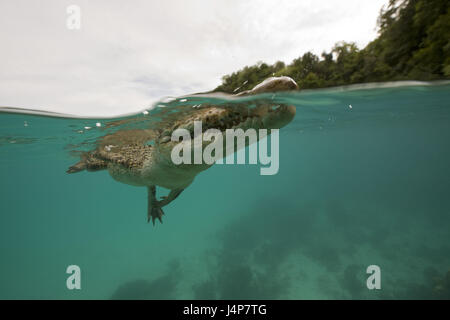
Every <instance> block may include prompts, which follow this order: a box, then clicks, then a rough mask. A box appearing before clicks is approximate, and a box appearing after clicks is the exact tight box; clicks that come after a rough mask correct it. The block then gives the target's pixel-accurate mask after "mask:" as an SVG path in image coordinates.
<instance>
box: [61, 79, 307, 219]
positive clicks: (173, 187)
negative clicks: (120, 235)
mask: <svg viewBox="0 0 450 320" xmlns="http://www.w3.org/2000/svg"><path fill="white" fill-rule="evenodd" d="M296 89H298V86H297V84H296V83H295V81H294V80H292V79H291V78H289V77H272V78H268V79H266V80H265V81H263V82H262V83H260V84H258V85H257V86H255V87H254V88H253V89H252V90H248V91H245V92H241V93H239V94H237V95H235V96H239V97H241V96H246V95H253V94H260V93H267V92H271V93H274V92H278V91H287V90H296ZM294 116H295V107H293V106H286V105H279V104H278V105H274V104H270V102H268V101H266V100H264V102H263V103H260V104H257V105H256V106H254V107H253V108H246V107H242V106H239V105H230V106H214V105H207V106H203V107H201V108H189V110H188V112H185V113H183V114H181V116H180V115H177V116H176V117H175V118H174V119H169V120H168V121H165V122H164V123H163V127H162V129H160V130H158V131H157V132H155V130H153V129H133V130H118V131H116V132H115V133H112V134H109V135H106V136H104V137H102V138H101V139H100V140H99V141H98V143H97V148H96V149H95V150H92V151H89V152H83V153H82V154H81V161H80V162H78V163H76V164H75V165H73V166H71V167H70V168H69V169H68V170H67V172H68V173H75V172H79V171H82V170H87V171H97V170H103V169H107V170H108V171H109V173H110V175H111V176H112V177H113V178H114V179H115V180H117V181H119V182H122V183H126V184H129V185H134V186H146V187H147V188H148V212H147V214H148V221H150V219H151V220H152V222H153V224H154V223H155V219H158V220H159V221H160V222H162V219H161V218H162V215H163V214H164V213H163V211H162V209H161V208H162V207H163V206H165V205H167V204H169V203H170V202H171V201H173V200H174V199H175V198H177V197H178V196H179V195H180V193H181V192H182V191H183V190H184V189H185V188H186V187H188V186H189V185H190V184H191V183H192V181H193V180H194V178H195V176H196V175H197V174H198V173H200V172H202V171H204V170H206V169H208V168H209V167H210V166H211V165H210V164H185V163H184V164H179V165H176V164H174V163H173V162H172V159H171V153H172V149H173V148H174V147H175V146H176V145H177V144H178V143H179V142H178V141H172V140H171V137H170V136H171V134H172V132H173V131H175V130H176V129H181V128H183V129H187V130H189V131H190V132H191V133H192V132H193V130H194V121H201V123H202V132H204V131H206V130H208V129H218V130H220V131H221V132H225V130H227V129H242V130H247V129H255V130H256V132H258V130H259V129H280V128H282V127H284V126H285V125H287V124H288V123H289V122H291V120H292V119H293V118H294ZM268 131H269V132H268V133H267V134H270V130H268ZM260 138H261V137H260V136H259V134H258V137H257V139H258V140H259V139H260ZM149 141H154V144H152V145H150V144H148V142H149ZM211 142H212V141H202V145H201V148H202V149H204V148H205V147H206V146H207V145H208V144H210V143H211ZM245 144H246V145H248V139H246V142H245ZM235 151H237V149H236V148H235V149H234V150H231V151H230V150H226V148H225V149H224V152H223V156H224V157H226V156H227V155H229V154H230V153H232V152H235ZM156 186H160V187H163V188H167V189H170V193H169V195H168V196H167V197H163V198H162V200H157V198H156Z"/></svg>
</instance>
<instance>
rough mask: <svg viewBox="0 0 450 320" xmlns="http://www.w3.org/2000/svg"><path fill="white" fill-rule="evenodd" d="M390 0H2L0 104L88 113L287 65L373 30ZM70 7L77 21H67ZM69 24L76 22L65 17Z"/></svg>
mask: <svg viewBox="0 0 450 320" xmlns="http://www.w3.org/2000/svg"><path fill="white" fill-rule="evenodd" d="M387 2H388V0H340V1H337V0H277V1H273V0H271V1H268V0H245V1H243V0H221V1H216V0H189V1H187V0H164V1H150V0H132V1H123V0H95V1H92V0H91V1H88V0H87V1H86V0H85V1H81V0H71V1H66V0H42V1H29V0H2V1H1V2H0V14H1V19H0V39H1V44H2V45H1V50H0V106H9V107H22V108H31V109H40V110H47V111H56V112H61V113H69V114H76V115H85V116H93V117H94V116H100V115H101V116H114V115H119V114H124V113H130V112H137V111H140V110H143V109H145V108H148V107H150V106H151V105H152V104H154V103H155V102H156V101H158V100H160V99H162V98H165V97H174V96H180V95H186V94H189V93H195V92H204V91H209V90H212V89H214V88H215V87H217V86H218V85H219V84H220V83H221V78H222V76H223V75H225V74H229V73H232V72H234V71H237V70H239V69H241V68H243V67H244V66H246V65H253V64H255V63H257V62H258V61H264V62H266V63H274V62H276V61H278V60H281V61H284V62H286V63H289V62H291V61H292V60H293V59H295V58H297V57H299V56H301V55H303V54H304V53H305V52H307V51H312V52H313V53H315V54H318V55H320V53H321V52H322V51H324V50H326V51H330V49H331V48H332V47H333V45H334V44H335V43H336V42H338V41H353V42H356V44H357V45H358V46H359V47H360V48H362V47H364V46H365V45H366V44H367V43H369V42H370V41H371V40H373V39H374V38H375V37H376V36H377V30H376V21H377V17H378V14H379V11H380V9H381V7H382V6H383V5H385V4H387ZM70 5H76V6H77V7H78V8H79V9H80V15H79V17H80V19H79V21H80V28H79V29H76V28H75V29H73V28H69V27H68V21H69V22H73V21H74V20H73V19H72V18H73V17H74V16H73V13H74V12H73V11H72V12H70V13H68V12H67V8H68V7H69V6H70ZM69 25H70V26H73V23H72V24H70V23H69Z"/></svg>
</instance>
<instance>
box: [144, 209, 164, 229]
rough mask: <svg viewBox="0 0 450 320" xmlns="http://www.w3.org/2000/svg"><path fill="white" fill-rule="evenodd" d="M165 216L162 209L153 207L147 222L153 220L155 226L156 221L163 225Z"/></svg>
mask: <svg viewBox="0 0 450 320" xmlns="http://www.w3.org/2000/svg"><path fill="white" fill-rule="evenodd" d="M163 215H164V211H163V210H162V209H161V208H160V207H152V208H151V209H150V210H149V212H148V215H147V222H150V219H151V220H152V223H153V225H155V220H156V219H158V220H159V222H161V223H162V216H163Z"/></svg>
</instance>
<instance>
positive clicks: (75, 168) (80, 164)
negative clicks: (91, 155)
mask: <svg viewBox="0 0 450 320" xmlns="http://www.w3.org/2000/svg"><path fill="white" fill-rule="evenodd" d="M85 169H86V161H84V160H81V161H80V162H78V163H76V164H74V165H73V166H71V167H69V169H67V171H66V172H67V173H75V172H80V171H83V170H85Z"/></svg>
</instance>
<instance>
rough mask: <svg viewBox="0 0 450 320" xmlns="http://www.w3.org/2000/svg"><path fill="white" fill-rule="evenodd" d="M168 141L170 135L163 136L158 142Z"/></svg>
mask: <svg viewBox="0 0 450 320" xmlns="http://www.w3.org/2000/svg"><path fill="white" fill-rule="evenodd" d="M168 141H170V137H169V136H164V137H162V138H161V139H160V140H159V143H166V142H168Z"/></svg>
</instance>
